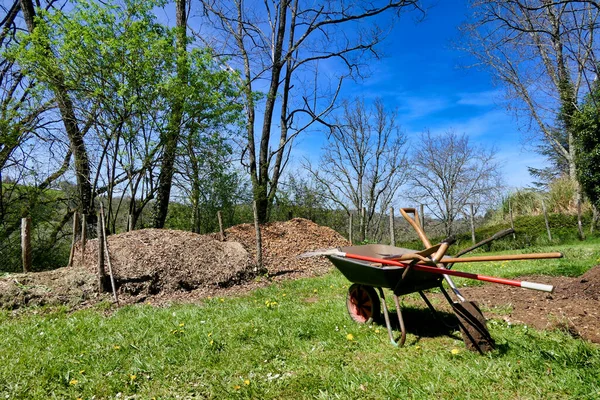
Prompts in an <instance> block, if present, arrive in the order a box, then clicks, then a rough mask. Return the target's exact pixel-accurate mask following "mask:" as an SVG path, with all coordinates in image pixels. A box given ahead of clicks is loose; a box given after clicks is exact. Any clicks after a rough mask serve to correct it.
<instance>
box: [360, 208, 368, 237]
mask: <svg viewBox="0 0 600 400" xmlns="http://www.w3.org/2000/svg"><path fill="white" fill-rule="evenodd" d="M366 238H367V209H366V208H365V207H363V208H362V211H361V214H360V240H361V242H364V241H365V239H366Z"/></svg>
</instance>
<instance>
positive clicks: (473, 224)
mask: <svg viewBox="0 0 600 400" xmlns="http://www.w3.org/2000/svg"><path fill="white" fill-rule="evenodd" d="M469 205H470V206H471V207H470V208H471V240H472V241H473V244H475V211H473V203H471V204H469Z"/></svg>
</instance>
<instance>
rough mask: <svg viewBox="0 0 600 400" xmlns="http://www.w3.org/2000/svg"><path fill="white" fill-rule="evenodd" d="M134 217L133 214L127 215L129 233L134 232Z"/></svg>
mask: <svg viewBox="0 0 600 400" xmlns="http://www.w3.org/2000/svg"><path fill="white" fill-rule="evenodd" d="M132 223H133V216H132V215H131V214H127V232H131V231H132V230H133V226H131V224H132Z"/></svg>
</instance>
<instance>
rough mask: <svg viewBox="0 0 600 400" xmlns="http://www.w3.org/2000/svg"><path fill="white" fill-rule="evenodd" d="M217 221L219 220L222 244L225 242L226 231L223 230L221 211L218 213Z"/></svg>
mask: <svg viewBox="0 0 600 400" xmlns="http://www.w3.org/2000/svg"><path fill="white" fill-rule="evenodd" d="M217 219H218V220H219V233H220V234H221V242H224V241H225V231H224V230H223V217H222V216H221V211H217Z"/></svg>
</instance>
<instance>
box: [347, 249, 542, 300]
mask: <svg viewBox="0 0 600 400" xmlns="http://www.w3.org/2000/svg"><path fill="white" fill-rule="evenodd" d="M344 256H345V257H347V258H353V259H356V260H363V261H369V262H374V263H379V264H385V265H393V266H396V267H402V268H406V267H408V264H405V263H401V262H398V261H393V260H386V259H382V258H376V257H368V256H361V255H358V254H350V253H344ZM412 268H413V269H414V270H416V271H423V272H429V273H432V274H438V275H452V276H458V277H460V278H468V279H475V280H478V281H484V282H493V283H500V284H502V285H510V286H517V287H522V288H527V289H534V290H540V291H543V292H549V293H552V291H553V290H554V287H553V286H552V285H544V284H541V283H535V282H527V281H517V280H514V279H506V278H496V277H493V276H487V275H479V274H472V273H469V272H462V271H455V270H452V269H444V268H437V267H430V266H427V265H416V264H413V265H412Z"/></svg>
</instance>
